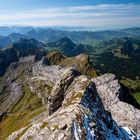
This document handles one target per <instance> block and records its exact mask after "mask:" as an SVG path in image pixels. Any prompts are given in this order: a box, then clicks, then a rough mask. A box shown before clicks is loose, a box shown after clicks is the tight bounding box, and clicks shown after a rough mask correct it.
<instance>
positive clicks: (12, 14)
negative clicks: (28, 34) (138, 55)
mask: <svg viewBox="0 0 140 140" xmlns="http://www.w3.org/2000/svg"><path fill="white" fill-rule="evenodd" d="M17 25H18V26H38V27H42V26H76V27H77V26H83V27H99V28H100V27H101V28H102V27H103V28H104V27H110V28H124V27H126V28H127V27H133V26H134V27H135V26H140V1H138V0H133V1H132V0H126V1H123V2H122V1H121V0H115V1H109V0H96V1H89V0H87V1H82V0H77V1H74V0H71V1H67V2H66V1H65V0H60V1H57V0H53V1H50V0H40V1H39V0H30V1H28V0H5V1H0V26H17Z"/></svg>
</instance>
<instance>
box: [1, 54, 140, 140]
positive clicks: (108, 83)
mask: <svg viewBox="0 0 140 140" xmlns="http://www.w3.org/2000/svg"><path fill="white" fill-rule="evenodd" d="M43 61H44V57H43V58H42V59H41V60H39V61H35V62H34V57H33V56H30V57H28V58H24V59H21V60H20V62H19V63H17V64H15V65H12V66H11V67H12V68H13V69H15V71H16V74H15V73H14V72H13V70H11V69H9V70H8V71H7V73H6V74H5V75H4V79H2V80H1V81H0V82H1V87H0V88H1V92H2V94H1V95H0V96H2V97H4V98H5V100H4V101H3V102H1V104H0V107H1V108H0V112H1V113H0V114H1V115H0V117H1V116H2V114H3V113H4V112H8V110H9V109H10V108H11V106H15V103H16V104H18V102H19V98H21V99H22V96H23V95H24V94H25V91H23V90H22V87H23V85H24V86H25V84H26V87H28V88H29V89H28V90H29V91H30V92H31V93H32V94H33V95H32V96H35V97H38V98H39V99H41V104H42V105H41V106H40V108H42V107H44V108H45V109H43V111H41V112H40V113H38V114H37V115H35V116H32V117H31V118H30V123H27V124H26V125H25V126H23V127H21V128H20V129H18V130H16V131H14V132H12V133H10V134H9V136H8V138H7V139H8V140H15V139H20V140H28V139H33V140H94V139H95V140H115V139H116V140H117V139H119V140H135V139H136V140H138V139H140V137H139V134H140V132H139V130H140V129H139V118H140V112H139V110H137V109H135V108H134V107H133V106H131V105H128V104H127V103H124V102H121V101H120V100H119V98H118V97H119V95H120V94H121V92H122V91H121V86H120V85H119V83H118V81H117V80H116V79H115V76H114V75H112V74H105V75H102V76H100V77H97V78H94V79H90V78H88V77H87V76H85V75H80V73H79V72H78V71H77V70H75V69H74V68H73V67H64V66H60V65H52V66H51V65H48V63H46V64H44V63H43ZM17 77H20V78H17ZM3 82H4V83H5V82H6V83H5V85H8V86H7V87H6V88H4V87H3V86H2V83H3ZM7 83H8V84H7ZM26 90H27V89H26ZM29 91H28V92H29ZM30 92H29V93H30ZM8 94H9V95H8ZM32 96H31V97H32ZM31 97H30V98H31ZM38 98H37V99H38ZM39 99H38V100H39ZM10 101H11V102H10ZM9 102H10V105H9V104H8V103H9ZM23 103H24V104H25V101H24V102H23ZM35 103H36V102H35ZM37 103H38V102H37ZM39 103H40V100H39ZM27 104H28V102H27ZM31 105H32V104H31ZM31 105H30V104H29V106H28V108H29V107H30V106H31ZM33 105H34V104H33ZM39 105H40V104H39ZM4 106H6V108H4ZM25 106H26V105H25ZM34 106H35V105H34ZM34 106H33V107H34ZM35 107H36V106H35ZM18 108H19V107H18ZM23 108H24V107H23V106H22V105H21V108H20V109H19V110H20V111H23V110H22V109H23ZM28 108H25V109H28ZM40 108H38V109H40ZM33 109H34V108H33ZM13 110H16V111H17V107H16V109H15V107H14V109H13ZM31 111H33V112H34V111H36V110H35V109H34V110H31ZM18 113H19V112H18ZM20 113H21V112H20ZM11 115H12V114H11ZM16 115H17V114H16ZM20 115H21V114H20Z"/></svg>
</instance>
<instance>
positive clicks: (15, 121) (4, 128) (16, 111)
mask: <svg viewBox="0 0 140 140" xmlns="http://www.w3.org/2000/svg"><path fill="white" fill-rule="evenodd" d="M23 91H24V95H23V97H22V99H21V100H20V101H19V102H18V103H17V104H16V105H15V106H14V107H13V108H12V109H11V111H12V113H11V114H9V115H7V116H5V117H4V118H3V120H2V122H1V123H0V136H1V137H0V139H1V140H4V139H6V138H7V137H8V136H9V135H10V134H11V133H12V132H14V131H16V130H19V129H20V128H22V127H24V126H27V125H29V123H30V121H31V119H32V118H33V117H35V116H36V115H38V114H40V113H41V112H43V111H44V110H45V108H43V106H42V103H41V99H40V98H39V97H38V96H37V95H36V94H34V93H32V92H31V91H30V89H29V88H28V86H27V85H24V86H23Z"/></svg>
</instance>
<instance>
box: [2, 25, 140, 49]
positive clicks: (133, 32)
mask: <svg viewBox="0 0 140 140" xmlns="http://www.w3.org/2000/svg"><path fill="white" fill-rule="evenodd" d="M0 35H1V36H0V47H1V48H2V47H5V46H9V45H10V44H11V43H12V42H14V41H17V40H19V39H20V38H26V39H36V40H38V41H42V42H54V41H57V40H59V39H61V38H63V37H65V36H67V37H68V38H70V39H71V40H72V41H73V42H75V43H82V44H85V45H92V46H97V42H100V41H101V40H108V39H113V38H120V37H140V28H139V27H134V28H128V29H121V30H106V31H96V32H91V31H61V30H53V29H50V28H33V27H0Z"/></svg>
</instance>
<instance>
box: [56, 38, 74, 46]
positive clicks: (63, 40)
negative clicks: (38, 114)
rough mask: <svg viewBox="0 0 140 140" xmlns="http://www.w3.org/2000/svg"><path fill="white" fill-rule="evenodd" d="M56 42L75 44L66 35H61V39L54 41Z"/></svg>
mask: <svg viewBox="0 0 140 140" xmlns="http://www.w3.org/2000/svg"><path fill="white" fill-rule="evenodd" d="M56 42H57V44H63V43H66V44H69V45H71V46H75V44H74V43H73V42H72V41H71V40H70V39H69V38H68V37H66V36H65V37H63V38H61V39H59V40H58V41H56Z"/></svg>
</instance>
